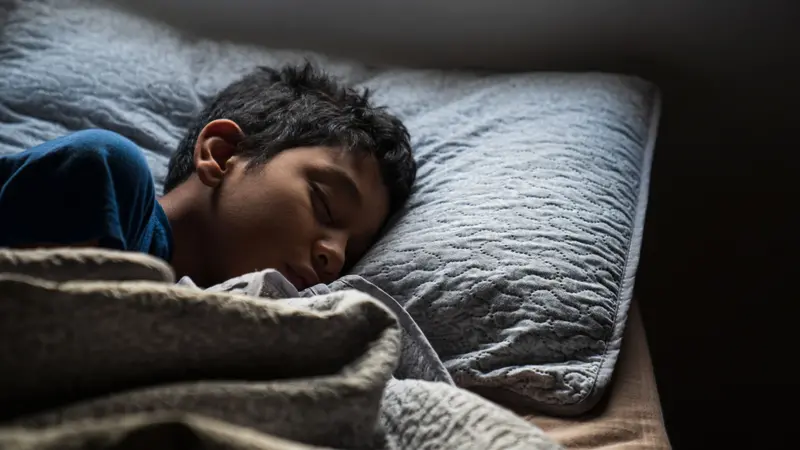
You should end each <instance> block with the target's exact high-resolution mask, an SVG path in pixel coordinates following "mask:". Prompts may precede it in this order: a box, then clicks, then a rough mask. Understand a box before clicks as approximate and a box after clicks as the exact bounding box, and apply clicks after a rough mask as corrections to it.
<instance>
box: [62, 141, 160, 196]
mask: <svg viewBox="0 0 800 450" xmlns="http://www.w3.org/2000/svg"><path fill="white" fill-rule="evenodd" d="M62 139H63V140H64V142H62V144H61V145H62V146H63V148H64V149H65V151H66V152H67V153H68V154H67V156H68V157H69V158H70V159H73V160H74V161H75V162H76V163H79V164H91V165H99V166H100V168H101V169H105V170H107V171H108V172H109V174H110V175H111V176H112V178H113V179H114V181H115V184H116V183H118V182H123V183H132V184H139V183H144V184H145V185H150V184H152V175H151V173H150V168H149V167H148V165H147V160H146V159H145V157H144V153H143V152H142V150H141V149H140V148H139V146H138V145H136V144H135V143H133V141H131V140H130V139H128V138H126V137H124V136H122V135H119V134H117V133H114V132H113V131H108V130H84V131H78V132H76V133H73V134H70V135H68V136H65V137H64V138H62Z"/></svg>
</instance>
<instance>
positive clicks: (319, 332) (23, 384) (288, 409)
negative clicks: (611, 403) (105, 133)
mask: <svg viewBox="0 0 800 450" xmlns="http://www.w3.org/2000/svg"><path fill="white" fill-rule="evenodd" d="M172 276H173V275H172V273H171V270H169V268H168V267H167V266H166V265H165V264H164V263H160V262H159V261H157V260H155V259H154V258H152V257H150V256H147V255H140V254H132V253H123V252H110V251H102V250H95V249H81V250H75V249H58V250H44V251H42V250H35V251H8V250H0V342H2V343H3V344H2V345H0V367H2V368H3V370H2V371H0V448H3V449H27V450H47V449H75V450H77V449H86V450H90V449H91V450H98V449H109V450H111V449H123V448H125V449H134V448H146V449H159V448H164V449H166V448H169V449H176V448H178V449H190V448H191V449H199V448H203V449H206V448H214V449H226V450H290V449H301V448H303V449H308V448H312V447H309V446H313V448H320V447H325V448H342V449H375V450H403V449H409V450H411V449H419V448H436V449H443V450H461V449H475V450H504V449H519V450H528V449H541V450H545V449H557V448H559V446H557V445H556V444H554V443H553V442H552V441H550V440H549V439H547V438H546V437H545V436H544V434H543V433H542V431H541V430H539V429H538V428H536V427H535V426H533V425H531V424H528V423H526V422H525V421H524V420H523V419H522V418H521V417H518V416H515V415H514V414H513V413H511V412H510V411H508V410H505V409H503V408H500V407H498V406H496V405H494V404H492V403H490V402H488V401H486V400H484V399H482V398H480V397H478V396H477V395H475V394H472V393H470V392H467V391H465V390H463V389H458V388H456V387H454V386H452V385H450V384H448V383H444V382H432V381H435V378H434V379H425V377H424V376H421V377H419V378H418V379H413V380H409V379H397V378H394V377H392V373H393V372H395V373H396V371H395V367H413V366H416V365H417V362H416V361H414V360H413V359H414V357H415V353H413V352H405V348H404V347H405V346H403V345H401V343H402V341H403V339H402V336H403V335H404V331H403V329H402V328H403V327H402V326H401V325H400V324H399V323H398V321H397V320H396V317H395V316H394V315H393V314H392V312H391V310H389V309H388V308H386V307H385V306H383V305H382V304H381V303H379V302H377V301H375V299H373V298H372V297H370V296H369V295H367V294H364V293H361V292H358V291H354V290H347V291H342V292H337V293H331V294H328V295H324V296H315V297H309V298H293V299H286V300H283V301H274V300H269V299H264V298H257V297H254V296H242V295H232V294H230V293H224V292H219V291H216V292H203V291H199V290H196V289H191V288H186V287H183V286H175V285H174V284H173V283H172V281H173V279H172ZM401 350H402V352H401ZM398 363H399V365H398Z"/></svg>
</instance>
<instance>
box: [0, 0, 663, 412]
mask: <svg viewBox="0 0 800 450" xmlns="http://www.w3.org/2000/svg"><path fill="white" fill-rule="evenodd" d="M5 4H8V5H10V6H7V8H10V11H8V15H7V19H6V21H5V25H4V26H3V29H2V37H0V123H2V127H0V153H9V152H17V151H20V150H22V149H24V148H26V147H30V146H33V145H36V144H38V143H40V142H41V141H44V140H47V139H51V138H55V137H57V136H59V135H62V134H65V133H68V132H71V131H75V130H79V129H83V128H89V127H99V128H106V129H110V130H114V131H117V132H119V133H121V134H124V135H126V136H128V137H129V138H131V139H132V140H133V141H135V142H136V143H137V144H139V145H140V146H141V147H142V148H143V149H144V150H145V151H146V153H147V158H148V162H149V163H150V165H151V167H152V169H153V172H154V174H155V177H156V180H157V181H158V183H159V189H160V188H161V183H162V182H163V179H164V176H165V174H166V164H167V160H168V158H169V154H170V152H171V151H172V150H173V149H174V148H176V146H177V143H178V141H179V139H180V137H181V135H182V133H183V132H184V130H185V128H186V126H187V123H188V121H189V119H190V118H191V117H192V116H193V115H194V114H196V113H197V112H198V111H199V110H200V108H201V107H202V105H203V104H204V102H205V101H206V100H207V99H208V98H209V97H210V96H211V95H213V94H214V93H215V92H216V91H218V90H219V89H221V88H222V87H224V86H225V85H227V84H228V83H230V82H231V81H233V80H235V79H236V78H238V77H239V76H241V75H242V74H244V73H245V72H247V71H249V70H251V69H252V68H253V67H254V66H256V65H271V66H277V65H280V64H283V63H287V62H299V61H301V60H302V59H303V58H310V59H312V61H314V62H316V63H317V64H319V65H321V66H323V67H324V68H326V69H328V70H329V71H330V72H332V73H333V74H335V75H336V76H339V77H341V78H342V79H344V80H346V81H348V82H350V83H353V84H357V85H359V86H362V87H369V88H371V89H373V90H374V92H375V97H374V98H375V100H376V101H377V102H379V103H382V104H385V105H388V106H389V107H390V109H391V110H392V111H394V112H395V113H397V114H398V115H399V116H400V117H401V118H402V119H403V120H404V121H405V123H406V124H407V125H408V127H409V130H410V132H411V134H412V144H413V147H414V151H415V154H416V157H417V159H418V162H419V176H418V181H417V184H416V187H415V190H414V192H413V194H412V197H411V199H410V201H409V203H408V205H407V206H406V208H405V210H404V211H403V212H402V214H400V215H399V217H398V219H397V221H396V223H395V224H394V226H393V227H392V228H391V229H390V230H389V231H388V232H387V234H386V235H385V236H384V237H383V238H382V239H381V240H380V241H379V242H378V243H377V244H376V245H375V246H374V248H373V249H372V250H371V251H370V252H369V253H368V254H367V255H366V256H365V257H364V259H363V260H362V261H361V262H360V263H359V264H357V265H356V266H355V267H354V269H353V273H355V274H359V275H362V276H364V277H365V278H366V279H368V280H369V281H371V282H373V283H375V284H376V285H378V286H379V287H381V288H382V289H383V290H385V291H386V292H388V293H389V294H391V295H392V296H394V297H395V298H396V299H397V300H398V301H400V302H401V303H403V304H404V305H405V307H406V308H407V310H408V311H409V313H410V314H411V315H412V316H413V317H414V319H415V320H416V321H417V322H418V324H419V326H420V328H421V329H422V330H423V332H424V333H425V334H426V335H427V337H428V338H429V339H430V342H431V344H432V345H433V347H434V349H435V350H436V351H437V352H438V353H439V354H440V356H441V358H442V360H443V361H444V362H445V364H446V366H447V368H448V370H449V371H450V372H451V374H452V375H453V378H454V380H455V381H456V382H457V383H458V384H459V385H461V386H463V387H466V388H470V389H475V390H478V391H484V392H495V393H496V394H498V395H500V394H514V396H515V398H516V400H517V401H520V402H524V403H529V404H532V405H534V406H537V407H538V408H540V409H541V410H544V411H546V412H551V413H556V414H567V415H568V414H579V413H582V412H584V411H586V410H588V409H589V408H591V407H592V406H593V405H594V404H595V403H596V402H597V400H598V399H599V397H600V395H601V394H602V392H603V390H604V389H605V388H606V386H607V385H608V383H609V380H610V378H611V374H612V371H613V367H614V364H615V362H616V359H617V353H618V352H619V348H620V340H621V338H622V331H623V328H624V324H625V319H626V317H627V312H628V307H629V305H630V300H631V293H632V289H633V281H634V275H635V272H636V266H637V262H638V255H639V248H640V245H641V235H642V226H643V224H644V212H645V206H646V199H647V184H648V176H649V170H650V162H651V158H652V149H653V143H654V139H655V130H656V125H657V118H658V112H659V103H658V92H657V90H656V88H655V87H654V86H653V85H651V84H649V83H648V82H645V81H643V80H640V79H637V78H632V77H625V76H619V75H610V74H599V73H586V74H558V73H547V74H544V73H543V74H516V75H500V74H494V75H489V74H470V73H447V72H438V71H414V70H400V69H385V70H379V69H375V68H370V67H366V66H363V65H360V64H355V63H349V62H345V61H333V60H330V59H328V58H325V57H322V56H318V55H302V54H299V53H291V52H285V51H272V50H267V49H262V48H256V47H247V46H240V45H234V44H230V43H224V42H214V41H208V40H198V39H191V38H188V37H186V36H182V35H181V34H179V33H178V32H176V31H174V30H171V29H169V28H167V27H166V26H165V25H161V24H158V23H156V22H151V21H148V20H145V19H142V18H137V17H134V16H131V15H129V14H128V13H122V12H119V11H115V10H112V9H109V8H110V7H108V6H103V5H102V4H101V3H98V2H91V1H88V0H85V1H80V0H64V1H56V0H29V1H19V2H11V3H9V2H6V3H5Z"/></svg>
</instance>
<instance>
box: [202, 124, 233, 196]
mask: <svg viewBox="0 0 800 450" xmlns="http://www.w3.org/2000/svg"><path fill="white" fill-rule="evenodd" d="M243 137H244V133H242V129H241V128H239V125H237V124H236V122H234V121H232V120H228V119H218V120H212V121H211V122H209V123H208V124H206V126H205V127H203V130H202V131H200V134H199V135H198V136H197V143H196V144H195V147H194V169H195V172H197V176H198V177H199V178H200V181H202V182H203V184H205V185H206V186H208V187H211V188H215V187H217V186H219V184H220V183H221V182H222V179H223V178H224V177H225V173H226V172H227V170H228V169H229V168H230V167H229V165H230V162H231V158H232V157H233V156H234V155H235V152H236V146H237V145H238V144H239V142H240V141H241V140H242V138H243Z"/></svg>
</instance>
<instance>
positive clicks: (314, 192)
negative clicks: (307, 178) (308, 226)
mask: <svg viewBox="0 0 800 450" xmlns="http://www.w3.org/2000/svg"><path fill="white" fill-rule="evenodd" d="M311 203H312V205H313V207H314V215H315V216H317V220H319V221H320V223H322V224H323V225H326V226H330V225H331V224H333V214H331V208H330V205H329V204H328V200H327V197H326V195H325V193H324V192H323V191H322V189H321V188H320V187H319V185H318V184H317V183H311Z"/></svg>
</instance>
